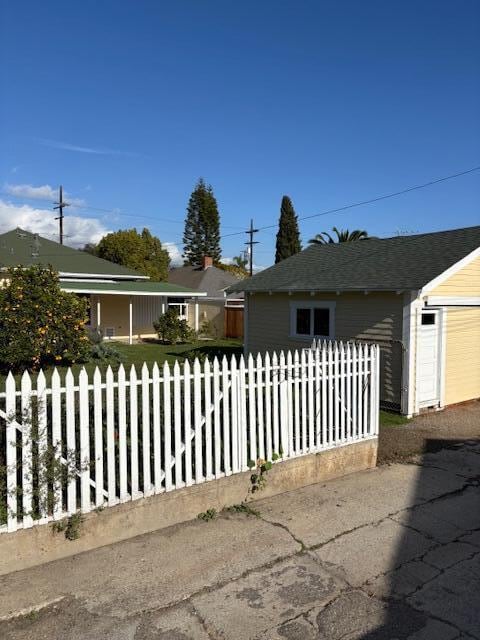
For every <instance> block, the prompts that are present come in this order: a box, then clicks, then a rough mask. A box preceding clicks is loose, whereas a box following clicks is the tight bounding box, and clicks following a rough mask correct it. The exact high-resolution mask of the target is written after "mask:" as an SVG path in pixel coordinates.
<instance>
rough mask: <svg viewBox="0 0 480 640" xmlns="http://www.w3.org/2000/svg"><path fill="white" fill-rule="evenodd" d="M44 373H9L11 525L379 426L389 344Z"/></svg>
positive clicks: (292, 453)
mask: <svg viewBox="0 0 480 640" xmlns="http://www.w3.org/2000/svg"><path fill="white" fill-rule="evenodd" d="M35 382H36V384H35V385H34V384H33V382H32V378H31V376H30V375H29V374H28V372H24V373H23V375H22V377H21V382H20V385H19V386H20V388H17V383H16V380H15V378H14V376H13V375H12V374H9V375H8V377H7V379H6V381H5V391H4V392H2V393H0V427H1V429H0V466H1V465H2V464H3V465H4V469H5V473H4V476H5V477H4V482H3V485H4V486H3V488H2V487H1V486H0V498H1V502H0V517H1V514H2V513H3V522H1V521H0V533H1V532H13V531H16V530H17V529H19V528H28V527H31V526H33V525H37V524H44V523H46V522H49V521H51V520H58V519H61V518H64V517H65V516H67V515H71V514H73V513H75V512H77V511H81V512H83V513H87V512H89V511H91V510H92V509H95V508H99V507H100V508H103V507H104V506H107V507H108V506H113V505H116V504H119V503H122V502H125V501H128V500H136V499H139V498H142V497H146V496H150V495H153V494H160V493H162V492H164V491H172V490H174V489H179V488H181V487H185V486H187V487H188V486H191V485H193V484H198V483H201V482H205V481H212V480H215V479H218V478H222V477H224V476H229V475H231V474H234V473H240V472H243V471H247V470H248V469H249V468H252V467H253V466H255V465H257V464H258V460H278V461H279V462H281V461H282V460H287V459H290V458H293V457H296V456H301V455H306V454H309V453H314V452H319V451H323V450H326V449H330V448H333V447H338V446H342V445H345V444H349V443H352V442H357V441H360V440H364V439H368V438H375V437H377V434H378V411H379V348H378V346H377V345H366V344H357V343H334V342H324V343H316V344H315V345H312V348H309V349H304V350H302V351H301V352H298V351H295V352H290V351H289V352H287V353H286V354H285V353H284V352H281V353H280V354H277V353H273V354H269V353H266V354H264V355H258V356H257V357H256V358H254V357H252V356H249V357H248V358H247V359H246V360H245V359H244V358H243V357H240V358H239V359H238V360H237V359H236V358H235V357H232V358H231V359H230V360H227V358H226V357H224V358H223V359H222V361H221V362H219V361H218V360H217V359H216V358H215V359H214V360H213V362H212V363H211V362H210V361H209V360H208V359H207V360H205V362H204V363H203V364H201V363H200V362H199V361H198V359H196V360H195V361H194V362H193V365H192V364H191V363H190V362H189V361H188V360H186V361H185V362H184V363H183V364H182V366H180V364H179V363H178V361H177V362H176V363H175V364H174V365H173V367H171V366H170V365H169V364H168V363H165V364H164V365H163V367H162V369H160V368H159V367H158V365H157V364H154V365H153V367H152V368H151V370H150V369H149V368H148V367H147V365H146V364H143V366H142V368H141V372H140V375H138V374H137V370H136V368H135V367H134V366H132V367H131V369H130V371H129V375H128V377H127V374H126V371H125V369H124V367H123V366H122V365H120V367H119V368H118V371H117V374H116V375H114V372H113V370H112V368H111V367H108V369H107V371H106V373H105V375H104V376H103V377H102V374H101V372H100V370H99V369H98V368H97V369H96V370H95V372H94V374H93V377H92V379H91V380H89V377H88V374H87V372H86V370H85V369H82V370H81V371H80V373H79V375H78V379H77V380H75V379H74V375H73V373H72V371H71V370H70V369H69V370H68V371H67V373H66V375H65V378H64V382H63V384H62V380H61V377H60V374H59V372H58V371H57V370H54V371H53V373H52V375H51V381H50V384H49V385H47V380H46V377H45V375H44V373H43V372H42V371H40V372H39V374H38V375H37V376H36V381H35ZM67 470H69V471H68V472H67Z"/></svg>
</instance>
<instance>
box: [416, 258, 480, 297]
mask: <svg viewBox="0 0 480 640" xmlns="http://www.w3.org/2000/svg"><path fill="white" fill-rule="evenodd" d="M428 295H431V296H480V256H479V257H478V258H476V259H475V260H472V262H470V264H467V265H466V266H465V267H463V269H460V271H457V273H455V274H454V275H453V276H450V278H448V279H447V280H445V281H444V282H442V284H440V285H438V287H436V288H435V289H433V290H432V291H429V292H428Z"/></svg>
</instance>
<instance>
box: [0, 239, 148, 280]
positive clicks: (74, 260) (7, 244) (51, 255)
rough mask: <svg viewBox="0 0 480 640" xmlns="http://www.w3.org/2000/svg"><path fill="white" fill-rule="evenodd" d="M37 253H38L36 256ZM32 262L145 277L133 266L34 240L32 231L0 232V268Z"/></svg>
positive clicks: (69, 270)
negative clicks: (124, 265) (123, 265)
mask: <svg viewBox="0 0 480 640" xmlns="http://www.w3.org/2000/svg"><path fill="white" fill-rule="evenodd" d="M37 253H38V255H35V254H37ZM32 254H33V255H32ZM35 264H42V265H50V266H51V267H53V268H54V269H55V270H56V271H59V272H63V273H75V274H81V275H91V274H96V275H101V276H107V275H108V276H113V277H122V278H126V277H130V278H132V279H135V278H144V277H145V276H143V275H142V274H141V273H138V272H137V271H134V270H133V269H127V268H126V267H122V266H120V265H119V264H114V263H113V262H110V261H108V260H103V259H102V258H97V257H96V256H92V255H90V254H89V253H85V251H79V250H78V249H72V248H71V247H67V246H66V245H64V244H59V243H58V242H53V241H52V240H47V238H43V237H41V236H38V242H35V238H34V234H33V233H30V232H29V231H24V230H23V229H13V231H8V232H7V233H3V234H1V235H0V269H1V268H5V267H16V266H18V265H23V266H25V267H27V266H31V265H35Z"/></svg>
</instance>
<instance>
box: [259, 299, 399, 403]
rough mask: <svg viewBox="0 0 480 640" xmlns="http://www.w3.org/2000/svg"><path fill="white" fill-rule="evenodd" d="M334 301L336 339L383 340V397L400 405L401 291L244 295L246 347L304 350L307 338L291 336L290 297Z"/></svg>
mask: <svg viewBox="0 0 480 640" xmlns="http://www.w3.org/2000/svg"><path fill="white" fill-rule="evenodd" d="M299 300H304V301H306V302H307V303H308V302H314V301H318V300H328V301H332V302H335V305H336V307H335V339H337V340H350V339H357V340H366V341H370V342H378V343H379V344H380V345H381V357H382V360H381V367H380V368H381V398H382V400H383V401H384V402H389V403H394V404H400V399H401V398H400V393H401V377H402V346H401V340H402V322H403V320H402V317H403V296H401V295H396V294H395V293H370V294H368V295H365V294H364V293H342V294H340V295H338V296H337V295H336V294H331V293H329V294H316V295H315V296H310V294H308V293H306V294H295V295H292V296H289V295H288V294H275V293H274V294H272V295H269V294H263V293H261V294H260V293H255V294H254V295H253V296H249V299H248V327H247V349H248V351H249V352H251V353H257V352H259V351H260V352H261V351H280V350H282V349H283V350H288V349H302V348H304V347H306V346H308V344H309V340H307V341H304V340H298V339H292V338H290V337H289V336H290V302H294V301H299Z"/></svg>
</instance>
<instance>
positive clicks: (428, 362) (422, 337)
mask: <svg viewBox="0 0 480 640" xmlns="http://www.w3.org/2000/svg"><path fill="white" fill-rule="evenodd" d="M439 318H440V315H439V312H438V311H435V310H433V311H430V310H428V311H422V317H421V321H420V327H419V330H418V359H417V367H418V369H417V397H418V404H419V406H420V407H430V406H436V405H438V404H439V403H440V331H439Z"/></svg>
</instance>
